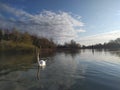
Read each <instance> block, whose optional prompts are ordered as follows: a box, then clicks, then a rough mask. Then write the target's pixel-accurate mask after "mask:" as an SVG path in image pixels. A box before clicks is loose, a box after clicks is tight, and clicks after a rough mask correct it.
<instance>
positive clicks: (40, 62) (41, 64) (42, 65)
mask: <svg viewBox="0 0 120 90" xmlns="http://www.w3.org/2000/svg"><path fill="white" fill-rule="evenodd" d="M46 61H47V60H41V59H40V57H39V53H38V55H37V62H38V70H37V79H38V80H39V79H40V69H42V70H44V69H45V67H46Z"/></svg>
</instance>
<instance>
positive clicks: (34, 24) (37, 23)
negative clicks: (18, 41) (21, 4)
mask: <svg viewBox="0 0 120 90" xmlns="http://www.w3.org/2000/svg"><path fill="white" fill-rule="evenodd" d="M0 7H1V8H2V9H3V10H4V11H6V12H9V13H11V14H13V15H14V16H16V17H18V18H19V19H18V21H19V22H18V21H15V20H13V17H12V20H13V21H12V20H11V21H12V22H10V21H5V20H1V21H0V27H6V26H7V27H12V26H13V27H16V28H18V29H21V30H27V31H28V32H30V33H33V34H37V35H39V36H43V37H47V38H53V39H54V40H56V41H58V42H61V43H62V42H65V41H69V40H71V39H75V38H76V37H78V32H79V33H80V32H85V30H82V29H81V28H82V27H83V26H84V23H83V22H81V21H80V20H79V19H80V18H81V17H80V16H78V15H77V16H76V17H77V18H79V19H75V18H73V16H72V14H70V13H68V12H62V11H59V12H53V11H46V10H44V11H43V12H40V13H39V14H34V15H32V14H30V13H28V12H25V11H23V10H19V9H15V8H13V7H10V6H8V5H5V4H0ZM75 27H79V28H77V29H76V28H75Z"/></svg>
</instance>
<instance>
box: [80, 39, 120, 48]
mask: <svg viewBox="0 0 120 90" xmlns="http://www.w3.org/2000/svg"><path fill="white" fill-rule="evenodd" d="M82 48H83V49H120V38H117V39H115V40H110V41H109V42H108V43H104V44H101V43H99V44H95V45H89V46H84V45H83V46H82Z"/></svg>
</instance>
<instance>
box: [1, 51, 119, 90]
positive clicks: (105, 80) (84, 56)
mask: <svg viewBox="0 0 120 90" xmlns="http://www.w3.org/2000/svg"><path fill="white" fill-rule="evenodd" d="M41 56H42V58H47V59H48V60H47V66H46V67H44V68H40V67H38V63H37V60H36V57H35V55H34V54H12V53H11V54H8V53H7V54H6V53H1V54H0V90H120V85H119V84H120V51H119V50H118V51H116V50H111V51H105V50H79V51H71V52H69V51H65V52H62V51H61V52H54V53H43V54H42V55H41Z"/></svg>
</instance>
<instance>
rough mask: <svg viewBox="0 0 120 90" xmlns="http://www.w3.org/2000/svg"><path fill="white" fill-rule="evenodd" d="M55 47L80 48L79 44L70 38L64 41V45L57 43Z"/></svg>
mask: <svg viewBox="0 0 120 90" xmlns="http://www.w3.org/2000/svg"><path fill="white" fill-rule="evenodd" d="M57 48H59V49H80V48H81V45H80V44H78V43H76V42H75V41H74V40H71V41H70V42H68V43H67V42H65V43H64V45H57Z"/></svg>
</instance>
